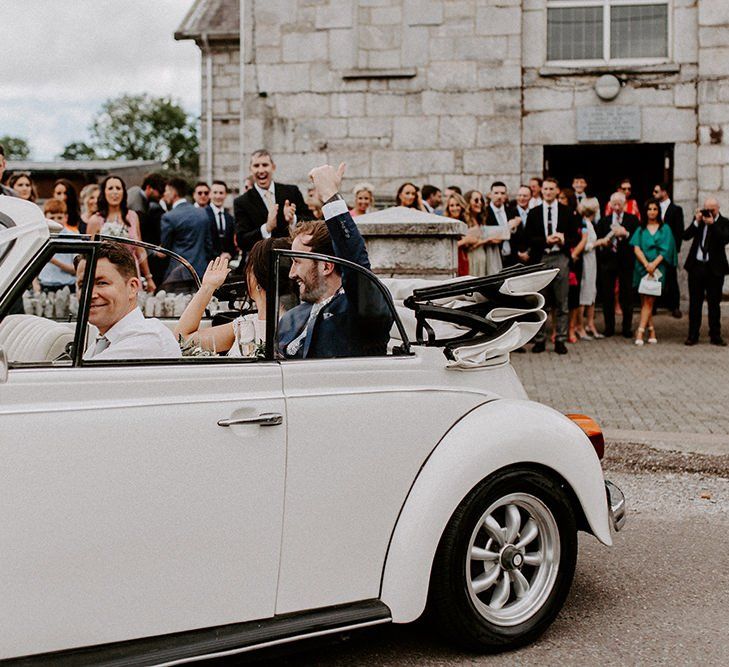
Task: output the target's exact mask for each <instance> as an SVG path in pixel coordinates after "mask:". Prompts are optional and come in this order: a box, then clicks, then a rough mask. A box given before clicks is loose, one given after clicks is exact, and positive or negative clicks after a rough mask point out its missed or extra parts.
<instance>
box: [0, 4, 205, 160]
mask: <svg viewBox="0 0 729 667" xmlns="http://www.w3.org/2000/svg"><path fill="white" fill-rule="evenodd" d="M192 3H193V0H0V49H1V51H0V52H1V53H2V57H1V58H0V63H1V64H0V135H4V134H10V135H14V136H20V137H23V138H25V139H27V140H28V141H29V142H30V145H31V149H32V157H33V158H34V159H39V160H46V159H53V158H54V157H56V156H57V155H58V153H60V152H61V151H62V150H63V147H64V146H65V145H66V144H68V143H69V142H71V141H74V140H80V141H83V140H86V139H87V138H88V130H87V128H88V126H89V123H90V121H91V118H92V117H93V115H94V113H95V112H96V111H97V110H98V108H99V105H100V104H101V103H102V102H103V101H104V100H106V99H108V98H110V97H116V96H117V95H121V94H123V93H150V94H154V95H172V96H173V97H174V98H176V99H177V100H178V101H179V102H180V103H181V104H182V105H183V107H185V109H187V110H188V111H190V112H192V113H194V114H195V115H196V116H198V115H199V114H200V51H199V49H198V48H197V46H195V43H194V42H192V41H183V42H177V41H175V39H174V37H173V33H174V32H175V30H176V29H177V28H178V26H179V25H180V23H181V22H182V19H183V17H184V16H185V14H186V12H187V10H188V9H189V8H190V7H191V6H192Z"/></svg>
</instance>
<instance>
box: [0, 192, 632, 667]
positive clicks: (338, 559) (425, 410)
mask: <svg viewBox="0 0 729 667" xmlns="http://www.w3.org/2000/svg"><path fill="white" fill-rule="evenodd" d="M100 242H101V241H100V239H98V238H96V239H91V238H89V237H84V236H78V235H75V236H71V235H56V234H51V233H50V232H49V228H48V223H47V221H46V220H45V219H44V218H43V215H42V213H41V212H40V210H39V209H38V208H37V207H36V206H34V205H32V204H29V203H27V202H23V201H21V200H19V199H13V198H9V197H0V462H1V465H2V471H3V472H2V484H1V485H0V564H1V565H0V592H1V594H0V659H10V658H19V659H20V662H21V663H23V664H26V663H27V664H30V663H33V662H36V661H37V662H48V661H52V662H53V663H54V664H64V663H68V664H79V663H94V664H98V663H110V664H111V663H113V664H165V665H172V664H180V663H185V662H190V661H193V660H198V659H205V658H211V657H218V656H225V655H235V654H238V653H244V652H247V651H252V650H255V649H258V648H261V647H270V646H275V645H277V644H283V643H287V642H291V641H293V640H297V639H301V638H311V637H318V636H322V635H326V634H333V633H343V632H349V631H352V630H354V629H358V628H366V627H368V626H373V625H376V624H381V623H391V622H392V623H408V622H411V621H414V620H415V619H417V618H418V617H420V616H421V615H422V614H423V613H424V611H425V610H426V608H429V610H430V611H431V612H432V618H433V622H434V624H435V627H436V628H438V629H439V630H440V631H442V632H443V634H444V635H445V636H446V637H450V638H452V639H453V640H455V641H457V642H459V643H460V644H461V645H464V646H466V647H469V648H472V649H475V650H486V651H494V650H504V649H508V648H512V647H516V646H519V645H521V644H524V643H526V642H529V641H531V640H533V639H534V638H535V637H537V636H538V635H539V634H540V633H541V632H543V631H544V629H545V628H546V627H547V626H548V625H549V624H550V623H551V622H552V620H553V619H554V618H555V616H556V615H557V613H558V612H559V610H560V608H561V606H562V604H563V603H564V600H565V598H566V596H567V593H568V591H569V588H570V585H571V582H572V578H573V573H574V570H575V562H576V558H577V531H579V530H582V531H586V532H589V533H592V534H593V535H594V536H595V537H596V538H597V539H598V540H599V541H600V542H602V543H603V544H606V545H610V544H611V530H613V529H614V530H617V529H619V528H620V526H621V524H622V522H623V521H624V517H625V510H624V498H623V495H622V493H621V492H620V491H619V489H617V487H615V486H614V485H612V484H610V483H609V482H606V481H605V480H604V478H603V472H602V469H601V466H600V458H601V456H602V452H603V440H602V433H601V431H600V429H599V427H598V426H597V425H596V424H595V423H594V422H593V421H592V420H590V419H588V418H586V417H582V416H576V415H573V416H565V415H563V414H560V413H559V412H557V411H555V410H553V409H551V408H548V407H546V406H544V405H541V404H539V403H535V402H532V401H530V400H529V399H528V398H527V396H526V393H525V391H524V389H523V387H522V385H521V383H520V381H519V379H518V377H517V375H516V373H515V372H514V369H513V368H512V366H511V365H510V363H509V352H510V351H511V350H513V349H515V348H516V347H519V346H520V345H522V344H523V343H524V342H526V341H527V340H528V339H529V338H530V337H531V336H532V335H533V334H534V333H535V331H536V329H537V328H538V327H539V326H540V324H541V322H542V321H543V318H544V312H543V310H542V305H543V300H542V297H541V296H540V295H539V294H537V291H538V290H539V289H540V288H541V287H543V286H544V285H546V284H547V283H548V282H549V280H551V278H552V273H550V272H549V271H539V270H536V271H534V270H532V271H525V270H521V269H516V270H513V271H506V272H504V273H502V274H499V275H498V276H496V277H491V278H486V279H471V280H466V281H463V282H458V281H452V282H450V283H446V284H440V285H438V284H436V285H426V284H425V283H407V282H403V281H383V282H381V281H378V280H377V278H375V277H374V275H373V274H371V273H369V272H368V271H366V270H364V269H361V268H359V267H356V266H354V265H348V264H347V263H346V262H342V266H343V270H344V271H347V270H349V271H353V272H356V274H357V281H358V282H359V283H360V284H368V285H369V287H368V289H370V290H374V293H379V294H381V295H383V298H384V299H385V300H386V302H387V307H388V309H389V310H390V314H389V317H390V318H391V319H390V320H389V321H391V322H392V323H393V326H392V334H391V339H390V343H389V345H388V347H387V353H386V354H384V353H380V354H379V355H377V356H368V357H366V358H363V357H352V358H333V359H303V360H284V359H281V358H279V355H277V354H276V351H275V347H276V346H275V345H274V342H275V340H276V339H275V331H274V330H275V327H276V320H277V317H275V314H276V313H277V312H279V311H278V310H277V309H275V306H278V305H279V302H280V301H281V300H280V299H278V298H277V299H269V313H268V318H269V319H268V322H269V329H268V331H269V340H268V343H267V346H266V350H265V353H264V354H262V355H260V354H259V355H258V356H254V357H248V358H246V357H238V358H234V357H229V356H221V355H220V354H216V355H209V354H208V355H201V356H184V357H182V358H181V359H178V360H169V359H166V360H154V359H152V360H141V361H139V360H124V361H106V362H104V361H96V362H94V361H84V360H83V351H84V348H85V347H86V344H87V341H88V340H90V337H91V336H93V334H94V332H93V327H91V326H90V325H89V324H88V311H89V300H90V299H89V291H90V285H91V283H92V281H91V278H90V276H91V275H92V271H91V270H89V271H88V272H87V273H88V275H87V276H86V277H85V279H84V281H83V284H82V285H81V287H80V289H79V293H78V299H76V296H74V295H71V294H69V292H70V290H69V289H54V290H51V291H46V292H42V291H41V290H40V289H39V284H38V277H39V274H40V272H41V271H42V270H43V268H44V267H45V266H46V265H47V264H48V262H49V260H50V259H51V258H52V257H53V256H54V255H58V256H62V255H64V254H65V255H66V256H67V257H71V256H73V255H75V254H81V255H83V256H84V257H85V258H86V259H87V260H88V265H89V266H90V267H93V266H94V262H95V253H97V250H98V247H99V244H100ZM127 242H128V241H127ZM137 245H138V246H139V247H143V246H142V245H141V244H137ZM144 247H146V248H147V249H149V248H150V247H149V246H144ZM293 254H294V253H292V252H286V251H283V252H279V253H278V254H277V255H276V260H275V266H276V267H278V268H279V269H280V270H285V268H284V266H285V263H286V261H287V259H288V258H289V257H290V256H292V255H293ZM156 257H157V259H162V258H160V257H159V254H157V255H156ZM332 261H334V262H336V261H338V260H332ZM169 262H170V263H171V264H172V263H175V262H177V263H178V264H179V266H180V267H181V269H184V268H185V267H186V265H185V263H184V262H183V261H181V260H179V258H174V257H173V258H169ZM41 282H42V276H41ZM272 284H273V283H272ZM386 288H389V289H386ZM154 299H156V301H155V300H154ZM154 299H151V300H150V299H148V300H147V302H146V304H145V305H144V312H145V314H147V315H157V316H162V317H163V318H164V320H165V321H167V322H168V323H170V326H174V318H175V316H176V315H179V308H178V307H177V305H178V301H179V299H182V302H184V297H175V296H171V295H169V294H168V295H167V296H164V295H163V296H160V295H157V297H154ZM221 300H222V301H224V300H225V297H224V296H221ZM230 301H231V303H233V302H235V301H236V297H235V295H233V296H231V297H230ZM182 302H180V303H182ZM216 317H218V318H220V317H225V314H222V315H221V314H218V315H216ZM206 323H209V322H208V321H206V322H204V324H206Z"/></svg>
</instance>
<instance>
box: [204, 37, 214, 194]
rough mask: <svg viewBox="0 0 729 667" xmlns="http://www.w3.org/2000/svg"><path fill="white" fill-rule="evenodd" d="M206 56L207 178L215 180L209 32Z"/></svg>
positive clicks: (210, 180) (211, 65) (209, 180)
mask: <svg viewBox="0 0 729 667" xmlns="http://www.w3.org/2000/svg"><path fill="white" fill-rule="evenodd" d="M201 41H202V43H203V49H204V52H205V54H206V56H205V112H206V113H205V136H206V138H207V142H206V145H205V163H206V165H207V168H206V169H205V180H206V181H207V182H208V183H212V182H213V54H212V52H211V51H210V42H209V41H208V33H207V32H204V33H203V34H202V35H201Z"/></svg>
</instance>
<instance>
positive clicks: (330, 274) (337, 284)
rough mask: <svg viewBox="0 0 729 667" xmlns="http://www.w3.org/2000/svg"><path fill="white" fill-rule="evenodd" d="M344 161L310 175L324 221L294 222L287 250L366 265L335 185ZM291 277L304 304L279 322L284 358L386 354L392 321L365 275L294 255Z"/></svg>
mask: <svg viewBox="0 0 729 667" xmlns="http://www.w3.org/2000/svg"><path fill="white" fill-rule="evenodd" d="M343 174H344V164H341V165H339V169H337V170H335V169H334V168H333V167H331V166H329V165H324V166H322V167H317V168H316V169H313V170H312V171H311V173H310V174H309V177H310V178H311V180H312V182H313V183H314V188H315V189H316V191H317V193H318V196H319V199H320V201H323V202H324V206H323V213H324V218H325V220H326V222H322V221H321V220H319V221H312V222H308V223H304V224H303V225H301V226H299V227H297V229H296V231H295V236H294V240H293V242H292V244H291V249H292V250H294V251H298V252H302V253H307V252H316V253H320V254H325V255H333V256H335V257H341V258H342V259H346V260H349V261H350V262H354V263H355V264H358V265H359V266H362V267H364V268H366V269H369V268H370V261H369V258H368V256H367V249H366V248H365V243H364V239H363V238H362V236H361V234H360V233H359V230H358V229H357V225H355V223H354V220H353V219H352V216H351V215H350V214H349V211H348V209H347V205H346V203H345V201H344V199H343V198H342V196H341V195H340V194H338V191H339V186H340V184H341V182H342V175H343ZM289 277H290V278H291V279H292V280H295V281H296V282H297V283H298V285H299V294H300V296H301V300H302V303H301V304H300V305H298V306H296V307H295V308H292V309H291V310H289V311H288V312H287V313H286V314H285V315H284V316H283V317H282V318H281V323H280V325H279V337H278V345H279V351H280V352H281V354H282V355H283V356H284V357H287V358H300V359H304V358H308V359H317V358H319V359H321V358H328V357H363V356H379V355H386V354H387V343H388V341H389V339H390V328H391V327H392V323H393V316H392V311H391V309H390V304H389V303H388V301H387V300H386V298H385V297H384V296H383V294H382V292H381V291H380V290H379V288H378V286H377V285H376V284H375V283H374V282H373V281H372V280H371V279H370V278H369V277H367V276H366V275H363V274H361V273H359V272H358V271H356V270H354V269H351V268H347V267H345V266H341V265H339V264H335V263H333V262H326V261H321V260H315V259H307V258H306V257H295V258H293V261H292V266H291V271H290V273H289Z"/></svg>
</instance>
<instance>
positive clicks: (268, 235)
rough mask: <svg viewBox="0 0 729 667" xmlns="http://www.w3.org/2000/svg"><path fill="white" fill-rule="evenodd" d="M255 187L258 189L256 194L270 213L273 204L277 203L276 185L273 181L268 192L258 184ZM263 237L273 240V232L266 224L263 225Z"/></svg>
mask: <svg viewBox="0 0 729 667" xmlns="http://www.w3.org/2000/svg"><path fill="white" fill-rule="evenodd" d="M253 187H254V188H256V192H257V193H258V194H259V195H260V196H261V199H263V203H264V204H265V205H266V210H267V211H270V210H271V206H272V204H275V203H276V185H275V184H274V182H273V181H271V185H269V186H268V190H264V189H263V188H262V187H260V186H259V185H258V183H254V184H253ZM269 192H270V193H271V195H270V197H269V196H268V193H269ZM269 200H270V201H269ZM261 236H262V237H263V238H264V239H270V238H271V232H269V231H268V230H267V229H266V223H265V222H264V223H263V224H262V225H261Z"/></svg>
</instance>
